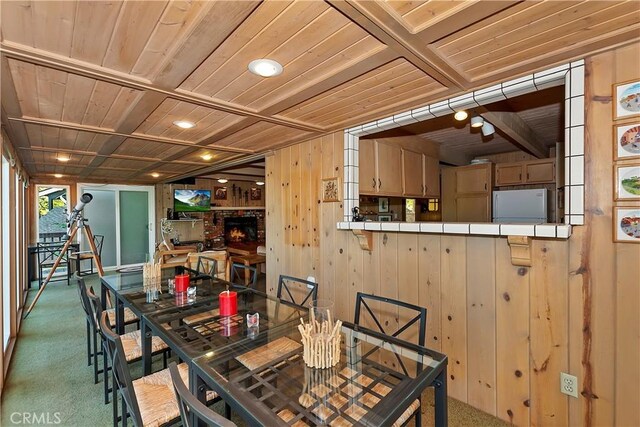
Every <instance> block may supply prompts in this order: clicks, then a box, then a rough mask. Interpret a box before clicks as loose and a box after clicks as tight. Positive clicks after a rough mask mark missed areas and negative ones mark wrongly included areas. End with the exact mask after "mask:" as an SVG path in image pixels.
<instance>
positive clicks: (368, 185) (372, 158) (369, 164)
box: [358, 139, 378, 194]
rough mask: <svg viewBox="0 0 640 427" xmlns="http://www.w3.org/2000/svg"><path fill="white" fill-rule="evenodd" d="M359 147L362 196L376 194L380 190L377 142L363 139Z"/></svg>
mask: <svg viewBox="0 0 640 427" xmlns="http://www.w3.org/2000/svg"><path fill="white" fill-rule="evenodd" d="M359 145H360V147H359V162H358V171H359V175H358V176H359V183H360V194H376V191H377V189H378V176H377V172H376V142H375V141H374V140H371V139H361V140H360V144H359Z"/></svg>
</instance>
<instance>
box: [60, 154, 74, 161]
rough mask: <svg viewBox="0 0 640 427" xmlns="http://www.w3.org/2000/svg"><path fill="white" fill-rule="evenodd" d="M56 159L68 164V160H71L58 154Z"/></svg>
mask: <svg viewBox="0 0 640 427" xmlns="http://www.w3.org/2000/svg"><path fill="white" fill-rule="evenodd" d="M57 159H58V161H59V162H68V161H69V160H71V157H69V156H67V155H64V154H59V155H58V157H57Z"/></svg>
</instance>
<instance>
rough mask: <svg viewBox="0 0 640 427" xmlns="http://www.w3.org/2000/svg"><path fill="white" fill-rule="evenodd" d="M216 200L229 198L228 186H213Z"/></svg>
mask: <svg viewBox="0 0 640 427" xmlns="http://www.w3.org/2000/svg"><path fill="white" fill-rule="evenodd" d="M213 199H214V200H227V187H213Z"/></svg>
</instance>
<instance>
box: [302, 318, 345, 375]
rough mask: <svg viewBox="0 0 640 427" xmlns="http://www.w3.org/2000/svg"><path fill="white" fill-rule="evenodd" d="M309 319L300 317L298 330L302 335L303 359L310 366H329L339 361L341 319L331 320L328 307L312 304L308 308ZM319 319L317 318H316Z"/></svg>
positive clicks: (321, 367)
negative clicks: (306, 321)
mask: <svg viewBox="0 0 640 427" xmlns="http://www.w3.org/2000/svg"><path fill="white" fill-rule="evenodd" d="M309 315H310V320H309V323H307V324H305V322H304V320H303V319H300V323H301V324H300V325H298V330H299V331H300V335H301V336H302V346H303V347H304V349H303V356H302V358H303V360H304V363H305V364H306V365H307V366H308V367H310V368H320V369H325V368H331V367H333V366H335V365H337V364H338V362H340V354H341V351H340V341H341V333H340V331H341V328H342V321H340V320H336V321H335V322H334V321H333V318H332V316H331V309H330V308H328V307H327V308H321V307H320V306H314V307H312V308H311V309H310V310H309ZM318 319H319V320H318Z"/></svg>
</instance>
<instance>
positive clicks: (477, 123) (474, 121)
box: [471, 115, 484, 128]
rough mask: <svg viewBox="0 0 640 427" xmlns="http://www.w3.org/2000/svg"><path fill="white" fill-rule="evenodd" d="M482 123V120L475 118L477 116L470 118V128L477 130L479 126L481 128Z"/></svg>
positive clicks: (478, 117)
mask: <svg viewBox="0 0 640 427" xmlns="http://www.w3.org/2000/svg"><path fill="white" fill-rule="evenodd" d="M483 123H484V120H483V119H482V117H480V116H477V115H476V116H473V117H471V127H472V128H479V127H480V126H482V124H483Z"/></svg>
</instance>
